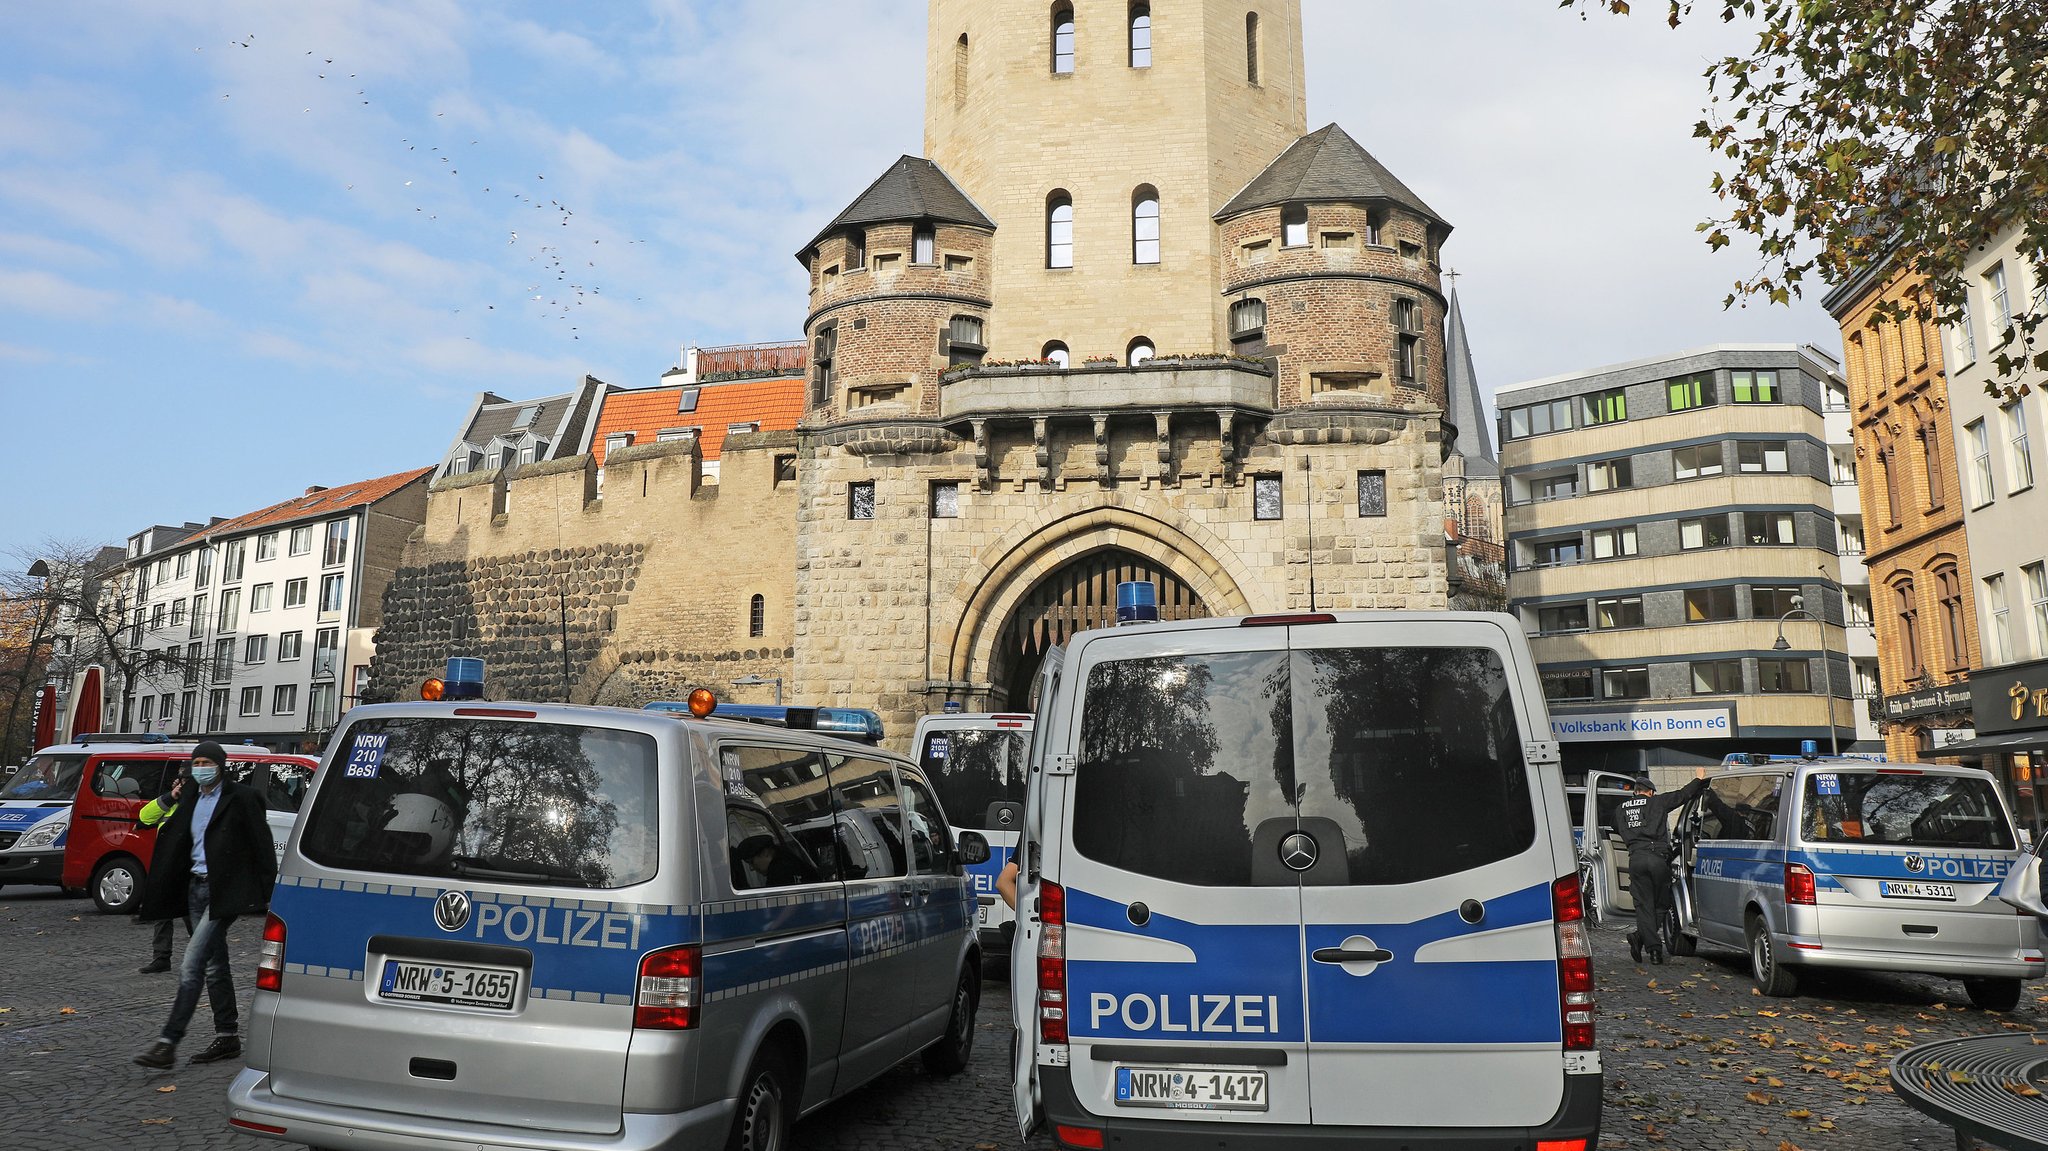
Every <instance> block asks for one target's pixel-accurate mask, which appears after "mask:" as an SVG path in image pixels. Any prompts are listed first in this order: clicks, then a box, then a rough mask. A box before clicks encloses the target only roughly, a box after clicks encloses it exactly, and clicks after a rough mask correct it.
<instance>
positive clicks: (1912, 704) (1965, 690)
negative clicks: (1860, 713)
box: [1884, 683, 1974, 719]
mask: <svg viewBox="0 0 2048 1151" xmlns="http://www.w3.org/2000/svg"><path fill="white" fill-rule="evenodd" d="M1972 686H1974V685H1970V684H1960V683H1945V684H1942V685H1941V686H1939V687H1923V688H1921V689H1920V690H1919V691H1902V692H1900V693H1899V694H1897V695H1888V696H1885V697H1884V718H1885V719H1912V718H1914V717H1915V716H1922V715H1939V714H1941V713H1942V712H1945V711H1964V710H1967V709H1968V708H1969V707H1970V704H1971V698H1972V697H1971V693H1970V689H1971V687H1972Z"/></svg>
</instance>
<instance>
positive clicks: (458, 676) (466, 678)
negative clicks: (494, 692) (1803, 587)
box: [441, 655, 484, 700]
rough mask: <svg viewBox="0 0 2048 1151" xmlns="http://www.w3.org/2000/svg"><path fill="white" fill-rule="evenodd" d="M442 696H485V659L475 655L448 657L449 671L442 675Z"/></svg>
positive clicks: (462, 697)
mask: <svg viewBox="0 0 2048 1151" xmlns="http://www.w3.org/2000/svg"><path fill="white" fill-rule="evenodd" d="M441 682H442V687H441V698H442V699H448V700H458V699H482V698H483V697H484V661H483V660H481V659H478V658H477V657H476V656H473V655H451V656H449V657H448V672H447V674H446V675H444V676H442V677H441Z"/></svg>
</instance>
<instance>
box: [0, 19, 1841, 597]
mask: <svg viewBox="0 0 2048 1151" xmlns="http://www.w3.org/2000/svg"><path fill="white" fill-rule="evenodd" d="M1303 10H1304V18H1305V22H1306V25H1307V29H1308V44H1307V52H1308V55H1307V59H1308V81H1309V120H1310V127H1311V128H1314V127H1317V126H1320V125H1321V124H1324V123H1327V122H1329V121H1331V120H1335V121H1337V122H1339V123H1341V124H1343V125H1344V127H1345V128H1346V129H1347V130H1348V131H1349V132H1350V133H1351V134H1352V135H1354V136H1355V137H1357V138H1358V140H1359V141H1360V142H1361V143H1363V144H1364V145H1365V146H1366V147H1367V148H1368V149H1369V150H1371V151H1372V152H1373V153H1374V154H1375V155H1376V156H1378V157H1379V158H1380V159H1381V160H1382V161H1383V162H1385V163H1386V164H1387V165H1388V166H1389V167H1390V168H1392V169H1393V171H1395V172H1396V173H1397V174H1398V175H1400V176H1401V178H1402V179H1403V180H1404V181H1405V182H1406V183H1408V184H1409V185H1410V186H1411V187H1413V188H1414V189H1415V190H1416V191H1417V192H1418V194H1420V195H1421V196H1423V197H1424V198H1425V199H1426V200H1428V201H1429V203H1430V204H1431V205H1432V206H1433V207H1435V208H1436V209H1437V210H1438V211H1439V212H1441V213H1443V214H1444V215H1445V216H1447V217H1448V218H1449V219H1450V220H1451V222H1452V223H1453V224H1454V225H1455V226H1456V232H1455V233H1454V235H1453V236H1452V238H1451V240H1450V242H1449V243H1448V244H1447V245H1446V246H1445V260H1446V262H1447V263H1448V264H1450V265H1452V266H1454V267H1455V268H1456V269H1457V270H1458V271H1459V272H1460V273H1462V275H1461V278H1460V279H1459V281H1458V288H1459V292H1460V295H1461V297H1462V298H1463V301H1464V306H1465V314H1466V318H1467V321H1468V324H1469V326H1470V331H1471V336H1472V343H1473V348H1474V354H1475V359H1476V361H1477V365H1478V371H1479V375H1480V378H1481V381H1482V383H1483V384H1484V385H1485V386H1486V387H1488V388H1489V389H1491V388H1492V387H1496V386H1499V385H1502V384H1509V383H1514V382H1516V381H1519V380H1525V379H1530V378H1534V377H1539V376H1544V375H1550V374H1554V373H1557V372H1564V371H1571V370H1575V369H1579V368H1585V367H1591V366H1594V365H1597V364H1602V363H1608V362H1613V361H1617V360H1624V359H1631V358H1635V357H1638V356H1644V355H1650V354H1655V353H1658V352H1662V351H1671V350H1676V349H1679V348H1684V347H1691V346H1695V345H1699V344H1706V343H1715V342H1725V341H1737V340H1770V341H1784V342H1795V341H1796V342H1807V341H1811V342H1816V343H1818V344H1820V345H1821V346H1822V347H1824V348H1828V349H1831V350H1832V349H1834V348H1835V347H1837V346H1838V340H1837V338H1836V336H1835V332H1834V330H1833V328H1832V326H1831V325H1830V324H1829V322H1828V320H1827V317H1826V315H1825V314H1824V313H1822V312H1821V311H1820V309H1819V308H1818V307H1817V306H1815V305H1814V304H1813V303H1812V302H1810V301H1809V302H1804V303H1801V304H1799V305H1797V306H1795V307H1793V308H1789V309H1788V308H1782V307H1778V308H1769V307H1762V306H1752V307H1750V308H1748V309H1746V310H1738V311H1734V312H1724V311H1723V310H1722V308H1721V305H1720V300H1721V297H1722V295H1723V294H1724V293H1725V291H1726V289H1727V285H1728V284H1729V283H1730V282H1731V281H1732V280H1734V279H1735V278H1736V277H1737V276H1738V275H1739V274H1741V273H1742V272H1744V271H1745V270H1746V269H1747V268H1748V265H1747V264H1746V263H1744V262H1743V260H1744V257H1742V256H1739V255H1731V254H1728V253H1723V254H1721V255H1718V256H1710V255H1709V254H1708V253H1707V252H1706V250H1705V248H1704V247H1703V245H1701V244H1700V242H1699V239H1698V237H1697V235H1696V234H1695V233H1694V231H1693V224H1694V223H1695V222H1696V221H1698V220H1699V219H1700V218H1702V217H1703V216H1704V215H1705V214H1706V213H1707V212H1708V211H1710V210H1711V208H1712V206H1713V202H1712V200H1711V198H1710V197H1709V196H1708V194H1707V192H1706V191H1705V188H1706V184H1707V180H1708V178H1709V176H1710V174H1711V171H1712V168H1711V157H1710V156H1708V154H1707V153H1706V152H1705V151H1704V150H1703V149H1702V148H1700V146H1699V145H1698V144H1697V142H1695V141H1694V140H1693V139H1691V125H1692V123H1693V122H1694V121H1695V120H1696V119H1698V118H1699V116H1700V112H1701V107H1702V105H1703V103H1704V86H1703V85H1704V82H1703V81H1702V79H1701V78H1700V72H1701V70H1702V69H1703V67H1704V66H1705V62H1706V58H1707V57H1708V56H1709V55H1711V54H1713V53H1714V52H1716V51H1717V50H1725V49H1726V48H1728V47H1729V46H1731V45H1733V44H1737V43H1739V42H1740V40H1739V37H1741V35H1742V30H1741V29H1740V28H1736V29H1724V28H1722V27H1720V26H1719V25H1718V24H1714V23H1712V22H1706V23H1702V24H1700V25H1698V26H1696V27H1695V26H1687V27H1686V28H1684V29H1681V30H1679V31H1677V32H1673V31H1670V30H1668V29H1667V28H1665V27H1664V25H1663V23H1662V20H1661V19H1660V18H1644V17H1635V18H1631V19H1628V20H1616V19H1613V18H1610V17H1605V16H1600V15H1595V16H1594V17H1592V18H1591V19H1589V20H1583V21H1582V20H1581V19H1579V18H1578V17H1577V16H1576V15H1574V14H1572V13H1570V12H1561V11H1558V10H1557V8H1556V7H1555V5H1554V4H1553V3H1551V2H1550V0H1460V2H1458V3H1455V4H1449V3H1431V4H1416V3H1412V2H1404V0H1304V4H1303ZM924 14H925V13H924V5H923V4H921V3H917V2H916V0H773V2H768V0H749V2H746V3H739V4H734V3H723V4H704V3H697V2H694V0H651V2H648V0H642V2H639V3H624V2H622V3H615V4H604V5H567V4H551V5H540V4H531V3H503V4H490V5H482V4H457V3H452V2H447V0H441V2H434V0H425V2H405V3H399V2H395V0H394V2H386V0H328V2H323V3H320V4H314V5H278V4H274V3H268V2H259V0H216V2H213V3H208V4H203V5H163V4H157V3H144V2H134V3H119V2H114V3H100V4H36V5H26V6H18V7H17V9H16V10H15V11H13V12H12V13H11V14H10V17H9V28H8V35H7V36H6V37H5V38H4V39H0V418H4V420H5V424H6V426H7V427H8V429H9V431H10V432H11V434H10V435H9V436H8V437H7V440H6V443H5V446H4V447H0V490H5V491H6V492H8V493H9V494H10V495H9V499H8V501H7V505H6V509H5V511H4V512H0V566H12V564H13V562H14V559H13V557H19V556H22V555H26V554H32V553H33V552H34V550H35V549H36V547H37V545H38V544H39V543H40V542H41V541H43V540H45V539H58V540H65V541H76V542H88V541H90V542H117V541H119V540H120V539H121V538H122V537H124V536H126V535H127V534H128V533H130V532H132V531H135V530H138V529H140V528H142V527H144V526H146V525H148V524H151V523H178V522H181V521H184V520H187V519H203V518H205V517H207V516H210V515H222V516H232V515H238V514H240V513H242V512H246V511H249V510H252V509H254V508H257V507H261V506H263V505H265V504H267V503H270V502H273V501H276V500H279V499H283V498H286V497H288V496H292V495H295V494H297V493H298V492H300V491H301V490H303V489H304V488H305V487H306V486H307V485H309V484H316V483H317V484H330V485H331V484H338V483H345V482H347V481H350V480H355V479H363V478H367V477H371V476H376V475H382V474H386V473H389V472H393V471H398V470H402V469H404V468H407V467H412V466H419V465H424V464H427V463H431V462H433V461H434V460H435V459H436V458H438V456H439V455H440V453H441V452H442V451H443V450H445V448H446V446H447V444H448V442H449V441H450V440H451V439H452V438H453V436H454V434H455V431H456V428H457V424H458V423H459V422H460V420H461V417H462V415H463V413H464V411H465V410H466V406H467V404H468V402H469V400H470V398H471V397H472V396H473V395H474V394H475V393H476V392H477V391H479V390H481V389H484V388H490V389H493V390H497V391H499V392H501V393H502V394H507V395H523V394H543V393H548V392H556V391H561V390H565V389H566V388H567V387H568V386H569V385H570V384H572V383H573V382H574V381H575V380H576V379H578V378H579V377H580V376H581V375H582V374H583V373H585V372H588V373H591V374H594V375H596V376H598V377H600V378H602V379H605V380H607V381H610V382H613V383H617V384H624V385H628V386H642V385H651V384H654V383H655V382H657V380H658V378H659V376H660V373H661V372H662V371H663V370H664V369H666V368H668V367H669V366H671V365H673V364H675V363H676V362H677V360H678V358H679V349H680V347H681V346H682V345H683V344H685V343H696V344H712V343H722V342H732V341H743V340H757V339H779V338H787V337H791V336H794V335H796V334H798V325H799V324H800V323H801V322H802V317H803V306H804V299H803V292H804V278H803V274H802V271H801V269H800V268H799V267H798V265H797V263H796V261H795V259H794V258H793V257H792V255H791V253H793V252H794V251H795V250H796V249H797V248H798V246H799V245H801V244H802V243H804V242H805V241H806V240H807V239H808V238H809V237H810V235H811V234H812V233H813V232H814V231H815V230H816V229H817V228H818V227H819V226H820V225H821V224H822V223H823V222H824V221H826V220H828V219H830V218H831V216H832V215H833V214H834V213H836V212H837V210H838V209H839V208H841V207H843V206H844V205H845V203H846V202H847V201H849V200H850V199H851V198H852V197H853V196H854V195H856V194H857V193H858V192H859V191H860V189H861V188H863V187H864V186H866V184H867V183H868V182H869V181H870V180H872V179H873V178H874V176H875V175H876V174H877V173H879V172H880V171H881V170H882V169H883V168H884V167H885V166H886V165H887V163H888V162H889V161H890V160H891V159H893V158H894V157H895V156H896V155H898V154H900V153H903V152H912V153H914V152H917V151H919V150H920V149H921V140H922V127H921V124H922V120H921V117H922V105H923V81H924V73H923V37H924Z"/></svg>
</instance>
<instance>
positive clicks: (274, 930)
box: [256, 911, 284, 991]
mask: <svg viewBox="0 0 2048 1151" xmlns="http://www.w3.org/2000/svg"><path fill="white" fill-rule="evenodd" d="M283 987H284V920H282V919H279V918H278V917H277V913H276V912H274V911H273V912H271V913H270V914H268V915H266V916H264V917H263V951H262V958H261V959H259V960H257V962H256V990H258V991H278V990H281V989H282V988H283Z"/></svg>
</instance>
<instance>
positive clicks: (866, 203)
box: [796, 156, 996, 264]
mask: <svg viewBox="0 0 2048 1151" xmlns="http://www.w3.org/2000/svg"><path fill="white" fill-rule="evenodd" d="M910 220H932V221H935V222H937V223H942V224H967V225H969V226H971V227H976V228H987V229H989V230H990V231H994V230H995V226H996V225H995V221H993V220H991V219H989V218H988V215H987V214H986V213H984V212H983V211H982V210H981V209H980V208H978V207H976V206H975V204H974V201H973V200H970V199H968V198H967V193H965V192H963V191H961V190H960V185H958V184H955V183H954V182H953V178H952V177H951V176H948V175H946V173H945V172H944V171H942V170H941V169H940V168H939V166H938V165H937V164H934V163H932V162H931V161H930V160H927V159H925V158H924V157H923V156H899V157H897V160H896V162H895V163H894V164H891V165H889V170H888V171H886V172H884V173H882V174H881V176H879V177H878V178H876V180H875V182H874V183H872V184H869V185H868V190H867V191H865V192H862V193H861V194H860V195H859V196H858V197H856V198H855V199H854V201H853V203H852V204H850V205H848V206H847V209H846V210H845V211H844V212H841V213H839V214H838V215H837V216H835V217H833V218H832V222H831V223H829V224H827V225H825V227H824V229H823V230H822V231H820V232H819V233H818V234H817V235H816V236H813V237H811V242H810V243H808V244H806V245H804V249H803V251H801V252H798V253H797V254H796V258H797V260H798V262H800V263H805V264H808V263H809V262H810V261H809V260H808V259H806V257H807V256H808V254H809V253H810V252H811V251H812V250H813V249H815V248H816V247H817V246H818V243H819V241H821V240H823V239H824V238H825V237H827V236H829V235H831V234H832V233H834V232H841V231H845V230H846V229H848V228H858V227H862V226H864V225H867V224H900V223H903V222H905V221H910Z"/></svg>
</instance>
